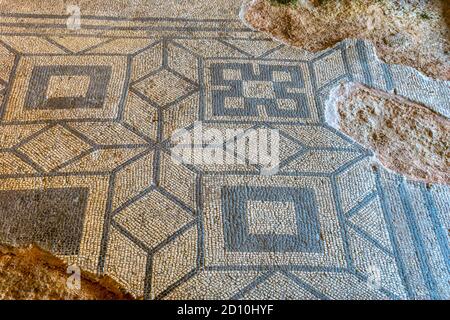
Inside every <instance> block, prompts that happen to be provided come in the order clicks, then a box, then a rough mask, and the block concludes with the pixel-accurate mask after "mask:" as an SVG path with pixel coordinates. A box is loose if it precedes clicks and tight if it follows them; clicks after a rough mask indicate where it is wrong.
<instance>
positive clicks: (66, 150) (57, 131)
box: [19, 125, 90, 171]
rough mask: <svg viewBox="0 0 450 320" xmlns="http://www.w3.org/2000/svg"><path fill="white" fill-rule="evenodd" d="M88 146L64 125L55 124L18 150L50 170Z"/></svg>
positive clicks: (88, 146) (46, 169)
mask: <svg viewBox="0 0 450 320" xmlns="http://www.w3.org/2000/svg"><path fill="white" fill-rule="evenodd" d="M89 148H90V145H89V144H87V143H86V142H84V141H82V140H81V139H79V138H78V137H76V136H74V135H73V134H72V133H71V132H70V131H68V130H67V129H65V128H64V127H62V126H60V125H56V126H54V127H51V128H50V129H48V130H46V131H44V132H42V133H40V134H39V135H38V136H37V137H35V138H34V139H33V140H31V141H29V142H27V143H25V144H24V145H22V146H21V147H20V148H19V151H21V152H23V153H25V154H26V155H27V156H29V157H30V158H31V160H33V161H34V162H36V163H37V164H38V165H39V166H40V167H42V168H43V169H44V170H45V171H51V170H52V169H55V168H56V167H58V166H59V165H61V164H63V163H64V162H66V161H69V160H71V159H73V158H75V157H76V156H78V155H80V154H81V153H82V152H83V151H86V150H87V149H89Z"/></svg>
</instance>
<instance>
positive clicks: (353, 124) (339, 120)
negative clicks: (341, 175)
mask: <svg viewBox="0 0 450 320" xmlns="http://www.w3.org/2000/svg"><path fill="white" fill-rule="evenodd" d="M326 120H327V122H328V123H329V124H330V125H332V126H333V127H335V128H338V129H340V130H342V131H343V132H344V133H346V134H347V135H349V136H350V137H351V138H353V139H354V140H355V141H357V142H359V143H361V144H362V145H364V146H365V147H367V148H370V149H372V150H374V152H375V155H376V157H377V158H378V159H379V160H380V162H381V163H382V164H383V165H384V166H385V167H386V168H388V169H390V170H392V171H395V172H397V173H400V174H402V175H404V176H406V177H407V178H409V179H412V180H418V181H425V182H430V183H444V184H450V145H449V144H450V121H449V120H448V119H447V118H446V117H444V116H442V115H440V114H437V113H435V112H433V111H432V110H430V109H428V108H427V107H425V106H422V105H419V104H417V103H414V102H411V101H409V100H406V99H404V98H402V97H399V96H396V95H392V94H388V93H385V92H382V91H379V90H375V89H370V88H367V87H365V86H363V85H361V84H355V83H346V84H341V85H340V86H339V87H337V88H336V89H335V90H333V91H332V93H331V95H330V98H329V100H328V102H327V112H326Z"/></svg>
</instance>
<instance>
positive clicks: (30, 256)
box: [0, 245, 132, 300]
mask: <svg viewBox="0 0 450 320" xmlns="http://www.w3.org/2000/svg"><path fill="white" fill-rule="evenodd" d="M67 267H68V266H67V265H66V264H65V263H64V262H63V261H61V260H60V259H59V258H57V257H55V256H53V255H51V254H50V253H48V252H46V251H43V250H42V249H40V248H38V247H36V246H29V247H23V248H14V247H10V246H4V245H0V299H2V300H4V299H14V300H16V299H26V300H36V299H40V300H47V299H51V300H53V299H56V300H61V299H67V300H72V299H81V300H92V299H99V300H110V299H132V296H131V295H129V294H128V293H126V292H125V290H123V289H122V288H121V287H120V286H119V285H118V284H117V283H116V282H115V281H114V280H112V279H111V278H109V277H96V276H94V275H92V274H90V273H88V272H85V271H81V272H80V282H79V283H80V288H79V290H78V289H77V288H75V287H69V286H68V285H67V280H68V278H69V277H70V275H71V274H68V273H67V270H68V269H67ZM18 283H20V285H18Z"/></svg>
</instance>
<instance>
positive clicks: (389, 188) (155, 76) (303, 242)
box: [0, 14, 450, 299]
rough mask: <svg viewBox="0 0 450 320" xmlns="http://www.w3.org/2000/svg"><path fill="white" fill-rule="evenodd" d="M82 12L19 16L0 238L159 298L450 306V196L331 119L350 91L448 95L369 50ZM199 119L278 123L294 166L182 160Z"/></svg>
mask: <svg viewBox="0 0 450 320" xmlns="http://www.w3.org/2000/svg"><path fill="white" fill-rule="evenodd" d="M19 18H20V23H19V22H18V19H19ZM65 18H66V17H65V16H58V15H54V16H52V17H51V19H50V18H49V17H48V16H39V15H32V16H27V15H21V14H9V15H3V16H2V21H3V22H2V26H1V27H0V65H1V66H2V67H1V68H0V164H1V165H0V199H1V202H0V217H1V219H0V238H1V242H3V243H8V244H12V245H22V244H25V243H28V242H34V243H37V244H39V245H40V246H42V247H43V248H44V249H47V250H49V251H51V252H52V253H54V254H56V255H58V256H59V257H61V258H62V259H64V260H65V261H66V262H68V263H69V264H71V263H77V264H78V265H80V266H81V267H82V268H83V269H85V270H87V271H90V272H93V273H96V274H100V275H101V274H106V275H108V276H110V277H112V278H113V279H114V280H116V281H117V282H119V283H120V284H121V285H122V286H123V287H124V288H125V289H127V290H128V291H130V292H131V293H132V294H133V295H134V296H135V297H143V298H145V299H215V298H217V299H218V298H223V299H253V298H257V299H265V298H271V299H346V298H351V299H370V298H373V299H425V298H431V299H439V298H441V299H448V298H450V286H449V283H448V279H449V274H450V272H449V271H450V261H449V259H448V257H449V243H450V241H449V232H448V230H449V228H450V225H449V223H450V217H449V213H450V201H449V197H450V191H449V189H448V186H445V185H433V186H432V187H431V188H427V186H426V185H425V184H423V183H417V182H409V181H406V180H404V179H403V178H402V177H400V176H396V175H394V174H392V173H389V172H387V171H386V170H384V169H383V168H381V167H380V168H378V169H376V170H374V168H373V163H372V161H371V156H372V153H371V152H370V151H369V150H367V149H365V148H363V147H362V146H361V145H359V144H357V143H355V142H353V141H352V140H350V139H349V138H348V137H346V136H345V135H343V134H342V133H340V132H339V131H337V130H336V129H334V128H332V127H331V126H329V125H327V124H326V122H325V119H324V107H325V101H326V99H327V98H328V96H329V92H330V90H331V89H332V88H333V87H335V86H336V85H337V84H338V83H340V82H347V81H355V82H361V83H364V84H366V85H367V86H370V87H374V88H378V89H381V90H384V91H392V90H396V92H397V93H399V94H401V95H403V96H405V97H408V98H409V99H411V100H413V101H417V102H420V103H424V104H426V105H429V106H431V107H432V108H433V107H434V108H440V109H442V110H444V113H445V112H447V113H448V108H449V97H450V89H449V86H448V84H447V83H445V82H435V81H432V80H429V79H426V78H424V77H422V76H421V75H420V74H419V73H417V72H416V71H414V70H413V69H410V68H407V67H401V66H389V65H386V64H384V63H382V62H380V61H379V60H378V59H377V57H376V56H375V53H374V49H373V47H372V46H371V45H370V44H369V43H366V42H364V41H358V40H347V41H344V42H341V43H340V44H338V45H337V46H335V47H333V48H330V49H327V50H325V51H322V52H319V53H315V54H313V53H307V52H305V51H301V50H295V49H293V48H289V47H287V46H285V45H282V44H278V43H275V42H273V41H271V40H270V39H268V38H267V37H266V36H264V35H261V34H259V33H256V32H254V31H251V30H249V29H248V28H246V27H244V26H243V25H242V23H241V22H240V21H239V20H238V19H237V18H236V19H229V20H215V19H201V18H189V19H188V18H183V19H181V18H180V19H178V18H170V19H169V18H167V19H166V18H154V19H151V18H149V19H144V18H143V19H133V20H129V19H119V18H117V19H116V18H113V17H111V18H108V19H102V18H100V17H96V16H88V17H86V18H85V19H84V20H83V24H84V28H83V29H82V30H81V31H80V32H78V33H74V32H72V31H70V30H67V29H66V26H65ZM31 25H33V26H34V27H36V25H42V28H41V29H39V32H37V31H34V30H30V26H31ZM44 25H45V26H44ZM61 84H63V85H61ZM195 121H202V123H203V126H204V127H208V128H215V129H218V130H226V129H228V128H238V129H247V128H273V129H278V130H279V132H280V158H281V163H280V169H279V172H278V173H277V174H276V175H273V176H264V175H261V174H260V170H261V168H260V167H258V166H256V165H251V164H245V165H221V166H207V165H181V164H179V163H176V162H175V161H174V160H173V159H172V158H171V155H170V149H171V141H170V137H171V135H172V133H173V132H174V130H176V129H180V128H186V129H187V130H188V131H189V130H192V126H193V124H194V122H195ZM274 221H280V223H274Z"/></svg>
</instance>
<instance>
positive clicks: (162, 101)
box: [135, 69, 195, 107]
mask: <svg viewBox="0 0 450 320" xmlns="http://www.w3.org/2000/svg"><path fill="white" fill-rule="evenodd" d="M135 88H136V89H138V90H139V91H140V92H141V93H142V94H144V95H145V96H146V97H148V98H149V99H150V100H152V101H154V102H156V103H157V104H158V105H159V106H161V107H164V106H166V105H168V104H170V103H173V102H174V101H176V100H178V99H179V98H181V97H183V96H185V95H187V94H188V93H189V92H192V90H193V89H194V88H195V86H194V85H193V84H192V83H190V82H188V81H187V80H185V79H183V78H181V77H179V76H178V75H176V74H174V73H172V72H171V71H168V70H166V69H163V70H161V71H159V72H157V73H156V74H154V75H151V76H149V77H147V78H145V79H143V80H141V81H140V82H139V83H138V84H136V85H135Z"/></svg>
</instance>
